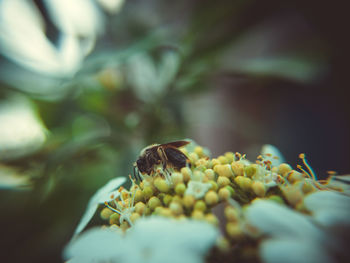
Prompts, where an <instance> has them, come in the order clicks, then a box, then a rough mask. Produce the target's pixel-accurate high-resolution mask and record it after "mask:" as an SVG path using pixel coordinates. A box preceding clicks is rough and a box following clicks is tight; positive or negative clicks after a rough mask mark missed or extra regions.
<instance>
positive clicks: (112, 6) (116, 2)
mask: <svg viewBox="0 0 350 263" xmlns="http://www.w3.org/2000/svg"><path fill="white" fill-rule="evenodd" d="M97 2H98V3H99V4H100V5H101V6H102V7H103V9H104V10H106V11H107V12H109V13H111V14H116V13H118V12H119V11H120V9H121V8H122V6H123V4H124V0H97Z"/></svg>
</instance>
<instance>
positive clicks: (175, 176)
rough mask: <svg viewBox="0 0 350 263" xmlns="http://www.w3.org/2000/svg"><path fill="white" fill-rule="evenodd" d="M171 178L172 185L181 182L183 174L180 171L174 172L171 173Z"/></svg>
mask: <svg viewBox="0 0 350 263" xmlns="http://www.w3.org/2000/svg"><path fill="white" fill-rule="evenodd" d="M171 179H172V181H173V183H174V185H177V184H180V183H182V182H183V175H182V173H178V172H174V173H172V174H171Z"/></svg>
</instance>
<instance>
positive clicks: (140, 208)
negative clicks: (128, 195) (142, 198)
mask: <svg viewBox="0 0 350 263" xmlns="http://www.w3.org/2000/svg"><path fill="white" fill-rule="evenodd" d="M145 208H146V204H144V203H143V202H137V203H136V205H135V212H136V213H139V214H140V215H143V213H144V212H145Z"/></svg>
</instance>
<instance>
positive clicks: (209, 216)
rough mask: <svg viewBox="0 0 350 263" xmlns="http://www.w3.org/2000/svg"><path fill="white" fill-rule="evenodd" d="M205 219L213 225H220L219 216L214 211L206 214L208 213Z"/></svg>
mask: <svg viewBox="0 0 350 263" xmlns="http://www.w3.org/2000/svg"><path fill="white" fill-rule="evenodd" d="M204 220H205V221H207V222H208V223H209V224H212V225H214V226H218V225H219V220H218V218H217V217H216V216H215V215H214V214H212V213H210V214H206V215H205V216H204Z"/></svg>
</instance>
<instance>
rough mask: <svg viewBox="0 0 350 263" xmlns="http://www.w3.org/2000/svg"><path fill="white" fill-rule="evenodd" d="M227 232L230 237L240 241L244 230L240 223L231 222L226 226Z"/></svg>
mask: <svg viewBox="0 0 350 263" xmlns="http://www.w3.org/2000/svg"><path fill="white" fill-rule="evenodd" d="M226 232H227V234H228V236H229V237H231V238H233V239H239V238H241V237H242V230H241V228H240V226H239V224H238V223H233V222H229V223H227V224H226Z"/></svg>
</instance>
